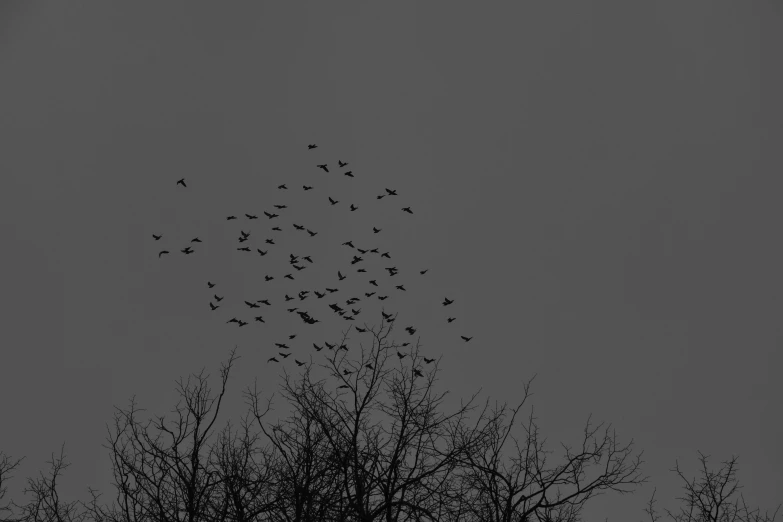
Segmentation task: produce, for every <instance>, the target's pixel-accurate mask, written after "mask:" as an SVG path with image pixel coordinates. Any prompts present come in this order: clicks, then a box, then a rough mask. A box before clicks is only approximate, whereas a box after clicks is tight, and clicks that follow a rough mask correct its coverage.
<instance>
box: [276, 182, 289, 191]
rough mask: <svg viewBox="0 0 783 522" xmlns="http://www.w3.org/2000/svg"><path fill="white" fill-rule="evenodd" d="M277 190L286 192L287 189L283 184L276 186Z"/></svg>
mask: <svg viewBox="0 0 783 522" xmlns="http://www.w3.org/2000/svg"><path fill="white" fill-rule="evenodd" d="M277 188H278V189H281V190H288V187H286V186H285V183H283V184H282V185H278V186H277Z"/></svg>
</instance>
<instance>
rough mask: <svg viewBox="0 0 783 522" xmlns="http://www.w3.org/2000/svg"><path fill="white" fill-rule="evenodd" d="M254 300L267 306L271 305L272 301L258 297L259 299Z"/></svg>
mask: <svg viewBox="0 0 783 522" xmlns="http://www.w3.org/2000/svg"><path fill="white" fill-rule="evenodd" d="M256 302H257V303H263V304H265V305H267V306H272V303H270V302H269V299H259V300H258V301H256Z"/></svg>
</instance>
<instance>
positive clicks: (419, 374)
mask: <svg viewBox="0 0 783 522" xmlns="http://www.w3.org/2000/svg"><path fill="white" fill-rule="evenodd" d="M413 373H415V374H416V376H418V377H424V375H422V373H421V372H420V371H419V370H417V369H414V370H413Z"/></svg>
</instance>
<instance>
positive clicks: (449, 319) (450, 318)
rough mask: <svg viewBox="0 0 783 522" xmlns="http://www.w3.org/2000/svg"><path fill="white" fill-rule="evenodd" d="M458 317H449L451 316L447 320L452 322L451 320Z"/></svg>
mask: <svg viewBox="0 0 783 522" xmlns="http://www.w3.org/2000/svg"><path fill="white" fill-rule="evenodd" d="M456 319H457V318H456V317H449V318H448V319H446V320H447V321H448V322H449V323H451V322H453V321H455V320H456Z"/></svg>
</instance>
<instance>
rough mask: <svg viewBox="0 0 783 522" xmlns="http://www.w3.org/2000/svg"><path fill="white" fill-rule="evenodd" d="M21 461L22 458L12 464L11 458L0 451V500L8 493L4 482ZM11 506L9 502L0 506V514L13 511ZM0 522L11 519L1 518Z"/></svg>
mask: <svg viewBox="0 0 783 522" xmlns="http://www.w3.org/2000/svg"><path fill="white" fill-rule="evenodd" d="M23 460H24V457H22V458H20V459H19V460H17V461H16V462H14V461H12V460H11V458H10V457H9V456H8V455H6V454H5V453H4V452H2V451H0V500H2V499H3V498H5V494H6V493H7V492H8V486H6V481H7V480H9V479H10V478H11V472H12V471H14V470H15V469H16V468H17V467H19V464H20V463H21V462H22V461H23ZM12 504H13V502H11V501H9V503H7V504H6V505H4V506H0V513H2V512H7V511H13V509H12V508H11V505H12ZM0 520H2V521H3V522H6V521H11V520H12V519H10V518H2V519H0Z"/></svg>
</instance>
